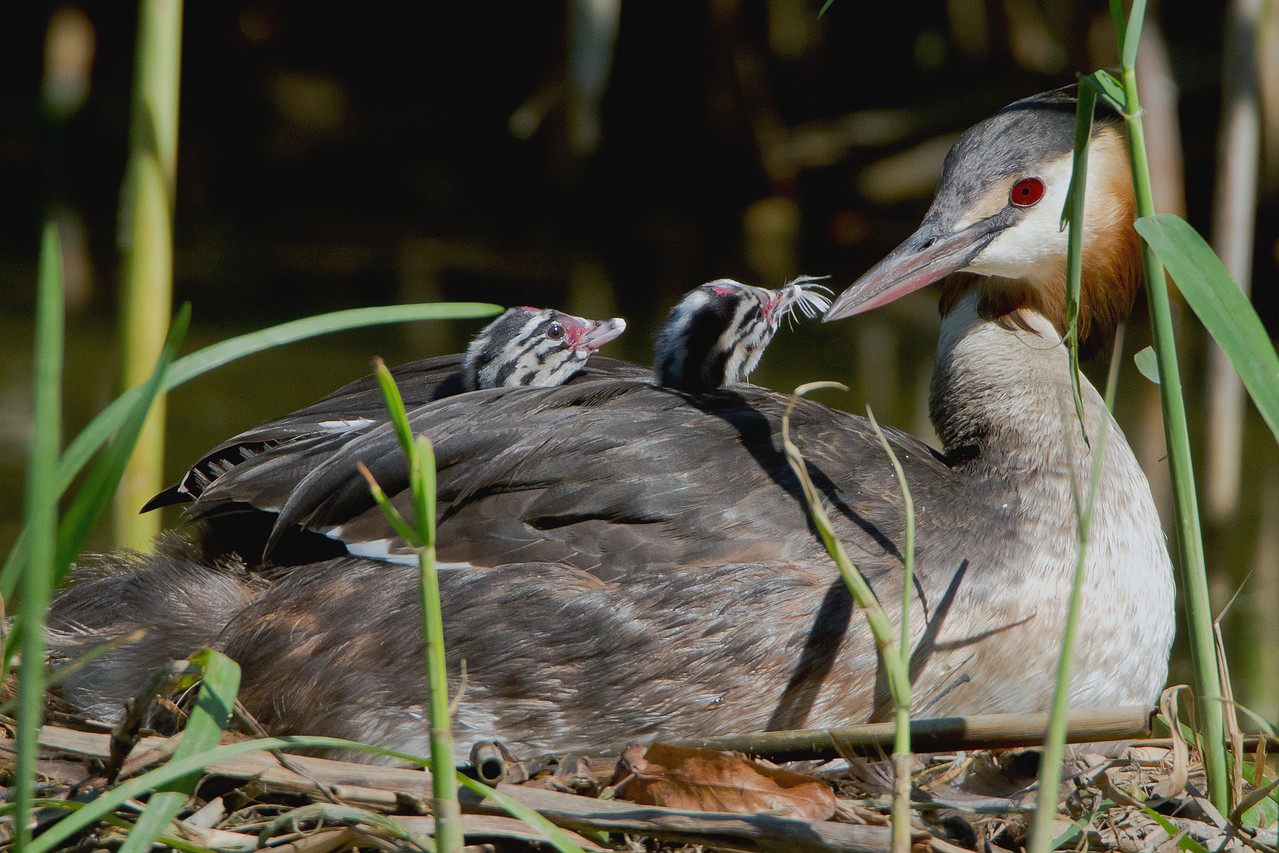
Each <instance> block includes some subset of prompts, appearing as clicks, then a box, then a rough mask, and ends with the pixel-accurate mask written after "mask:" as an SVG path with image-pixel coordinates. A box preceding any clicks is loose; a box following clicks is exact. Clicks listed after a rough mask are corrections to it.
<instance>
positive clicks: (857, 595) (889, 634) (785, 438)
mask: <svg viewBox="0 0 1279 853" xmlns="http://www.w3.org/2000/svg"><path fill="white" fill-rule="evenodd" d="M818 388H838V389H840V390H843V391H847V390H848V387H847V386H845V385H841V384H840V383H838V382H809V383H807V384H805V385H801V386H799V387H798V388H796V389H795V391H794V393H793V394H792V395H791V400H790V404H789V405H788V406H787V408H786V414H785V415H783V416H782V447H783V449H784V451H785V453H786V464H787V465H789V466H790V469H791V471H793V472H794V473H795V476H796V477H797V478H798V479H799V485H800V489H801V491H802V492H803V494H804V503H805V505H806V506H807V507H808V512H809V514H810V515H811V516H812V518H813V525H814V526H815V527H816V528H817V533H818V535H819V536H821V539H822V544H824V545H825V546H826V552H827V553H828V554H830V556H831V559H832V560H833V561H834V562H835V566H836V568H838V569H839V574H840V577H841V578H842V579H843V581H844V583H845V584H846V585H847V586H848V590H849V592H850V593H851V594H852V596H853V601H854V602H856V604H857V606H858V608H860V609H861V611H862V612H863V614H864V615H865V616H866V622H867V624H868V625H869V626H870V631H871V634H872V635H873V636H874V637H875V645H876V647H877V648H878V649H879V659H880V661H881V662H882V663H883V666H884V672H885V674H886V676H887V681H888V687H889V690H890V691H891V692H892V693H893V695H894V696H896V695H898V694H900V693H904V692H905V691H908V690H909V689H910V673H909V671H908V670H907V669H906V667H903V666H902V665H901V659H900V658H899V657H898V656H897V655H896V654H894V652H893V645H894V642H893V641H894V640H895V639H896V636H895V632H894V631H893V624H892V622H890V621H889V620H888V614H887V613H885V612H884V608H883V606H882V605H881V604H880V603H879V599H878V598H876V597H875V591H874V590H873V589H871V588H870V584H868V583H867V582H866V579H865V578H864V577H862V574H861V572H859V571H857V567H856V566H855V565H854V564H853V561H852V559H851V558H850V557H849V556H848V551H847V550H845V548H844V544H843V543H842V542H840V541H839V538H838V537H837V536H835V528H834V526H833V525H832V524H831V522H830V516H829V515H827V514H826V508H825V507H824V506H822V493H821V492H820V491H818V489H817V486H815V485H814V484H813V478H812V477H810V476H809V475H808V465H807V463H806V462H805V461H804V456H803V454H801V453H800V452H799V448H798V447H797V446H796V445H795V444H794V443H793V442H792V441H791V440H790V413H791V410H792V409H794V407H795V404H796V402H798V400H799V398H800V397H802V396H803V395H805V394H807V393H808V392H809V391H813V390H816V389H818Z"/></svg>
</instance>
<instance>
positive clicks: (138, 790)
mask: <svg viewBox="0 0 1279 853" xmlns="http://www.w3.org/2000/svg"><path fill="white" fill-rule="evenodd" d="M302 748H319V749H358V750H360V751H363V752H371V753H374V754H376V755H384V756H387V757H390V758H398V759H400V760H401V761H407V762H410V763H413V764H417V765H425V764H426V763H427V762H425V761H424V760H423V759H422V758H420V757H419V756H416V755H407V754H405V753H402V752H395V751H393V750H389V749H382V748H380V747H376V746H369V745H368V744H364V743H357V742H356V741H351V740H344V739H342V738H335V737H310V736H290V737H270V738H258V739H256V740H246V741H241V742H239V743H232V744H227V745H225V746H219V747H215V748H213V749H210V750H207V751H205V752H201V753H200V754H198V755H191V756H187V757H186V758H181V759H179V758H177V757H174V758H173V759H172V760H171V761H169V762H168V763H166V764H164V765H162V766H160V767H157V768H155V769H154V770H151V771H148V772H147V773H144V774H142V775H141V776H135V777H134V778H132V779H129V780H128V781H126V782H122V783H120V784H119V785H117V786H116V787H114V788H112V789H111V790H109V791H106V792H104V793H103V794H102V795H101V796H100V797H98V798H97V799H96V800H94V801H93V802H91V803H88V804H86V805H85V806H84V808H82V809H80V810H78V811H77V812H75V813H74V814H71V815H68V816H67V817H65V818H63V819H62V820H60V821H58V822H57V823H55V824H54V825H53V826H51V827H49V828H48V829H46V830H45V831H44V832H42V833H41V834H40V837H39V838H36V839H35V840H33V841H32V842H31V843H30V844H28V845H26V847H25V848H24V849H25V850H26V853H48V851H51V850H57V849H59V846H60V845H61V844H62V842H64V841H66V840H67V839H68V838H70V837H72V836H73V835H75V834H76V833H78V832H81V831H82V830H84V829H87V828H88V827H90V826H92V825H93V824H95V823H97V822H98V821H99V820H101V819H102V818H104V817H105V816H107V815H109V814H111V813H112V812H113V811H115V810H116V809H117V808H119V807H120V806H121V805H123V804H124V803H125V802H126V801H128V800H130V799H133V798H134V797H142V796H146V795H147V793H148V792H151V791H155V790H158V789H160V788H162V787H163V786H165V785H168V784H171V783H173V782H175V781H177V780H179V779H182V778H183V777H185V776H188V775H190V774H192V773H198V772H201V771H203V770H204V769H205V768H206V767H208V766H209V765H210V764H213V763H215V762H218V761H224V760H227V759H231V758H235V757H237V756H240V755H245V754H246V753H250V752H259V751H262V750H272V749H302Z"/></svg>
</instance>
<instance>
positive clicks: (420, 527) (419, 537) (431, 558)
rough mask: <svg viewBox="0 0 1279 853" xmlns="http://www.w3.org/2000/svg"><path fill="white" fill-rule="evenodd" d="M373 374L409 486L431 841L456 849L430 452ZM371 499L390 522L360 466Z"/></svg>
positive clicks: (399, 401)
mask: <svg viewBox="0 0 1279 853" xmlns="http://www.w3.org/2000/svg"><path fill="white" fill-rule="evenodd" d="M374 369H375V373H376V374H377V379H378V384H379V385H380V386H381V388H382V396H383V398H384V399H385V400H386V407H387V410H388V411H389V412H390V415H391V422H392V423H393V424H394V425H395V432H396V437H397V438H398V439H399V441H400V447H401V449H402V450H403V451H404V456H405V458H406V459H407V461H408V468H409V489H410V496H411V498H412V500H413V516H414V522H415V523H416V525H417V529H416V530H410V529H408V525H407V524H406V523H404V521H403V519H402V518H401V519H400V524H399V525H398V526H396V530H397V531H399V532H400V535H401V536H405V534H410V535H408V536H406V538H407V539H408V541H409V542H410V543H411V544H412V545H413V546H414V547H415V548H417V556H418V570H419V584H418V585H419V594H420V596H421V603H422V640H423V659H424V662H425V669H426V672H425V675H426V691H427V711H428V714H427V716H428V724H429V726H430V739H431V772H432V773H433V774H434V776H433V789H432V790H433V793H434V794H435V799H434V803H433V807H434V811H435V840H436V843H437V844H438V845H439V849H440V850H441V851H442V853H458V851H460V850H461V849H462V845H463V844H464V843H465V839H464V838H463V835H462V813H461V809H460V807H459V805H458V801H457V786H456V785H455V784H453V781H452V780H453V777H454V775H455V766H454V762H453V724H452V709H451V708H450V707H449V697H448V670H447V668H446V665H445V656H444V617H443V610H442V608H441V606H440V584H439V577H438V575H437V574H436V571H435V453H434V452H433V451H432V449H431V442H430V440H429V439H428V438H427V437H426V436H424V435H422V436H418V437H417V438H416V439H415V438H414V437H413V432H412V429H411V428H410V426H409V418H408V413H407V412H406V411H405V410H404V398H403V397H402V396H401V394H400V389H399V388H398V387H396V384H395V378H394V377H392V376H391V371H389V370H387V368H386V365H385V364H383V363H382V362H381V361H380V360H379V361H377V362H375V365H374ZM361 470H362V471H363V473H364V476H365V478H366V479H367V480H368V481H369V487H370V489H371V491H372V493H373V499H374V500H375V501H377V503H378V506H379V507H381V509H382V513H383V515H385V516H386V517H387V518H388V519H389V520H390V521H391V523H392V525H395V524H396V519H397V518H399V512H397V511H396V509H395V507H394V506H392V505H391V502H390V501H389V500H387V499H386V496H385V495H384V494H382V489H381V487H380V486H378V484H377V482H376V481H375V480H374V479H373V477H372V475H370V474H369V473H368V472H367V471H366V470H364V469H363V468H361Z"/></svg>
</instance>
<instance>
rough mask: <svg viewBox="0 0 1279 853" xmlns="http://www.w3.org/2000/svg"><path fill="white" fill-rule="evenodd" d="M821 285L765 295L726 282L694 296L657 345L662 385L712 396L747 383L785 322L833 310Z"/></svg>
mask: <svg viewBox="0 0 1279 853" xmlns="http://www.w3.org/2000/svg"><path fill="white" fill-rule="evenodd" d="M818 281H821V279H820V278H815V277H810V276H801V277H800V278H797V279H795V280H794V281H793V282H791V283H790V284H788V285H786V286H785V287H781V288H778V289H777V290H765V289H764V288H762V287H751V286H750V285H746V284H742V283H741V282H738V281H733V280H732V279H729V278H721V279H718V280H716V281H712V282H709V283H707V284H703V285H702V286H701V287H698V288H695V289H694V290H691V291H689V293H688V294H687V295H686V296H685V297H684V298H683V299H681V300H680V301H679V303H678V304H677V305H676V306H675V307H674V308H672V309H671V312H670V314H669V316H667V318H666V322H665V323H663V324H662V328H661V329H659V330H658V333H657V336H656V338H655V339H654V343H653V351H654V356H653V370H654V372H655V373H656V374H657V382H658V384H659V385H664V386H666V387H668V388H678V389H680V390H682V391H707V390H710V389H712V388H729V387H732V386H734V385H741V384H743V383H745V382H746V380H747V378H748V377H749V376H750V374H751V371H753V370H754V369H755V367H756V365H758V364H759V359H760V356H762V355H763V354H764V349H765V348H766V347H767V346H768V344H769V342H770V341H771V340H772V339H773V335H774V333H776V332H777V328H778V326H779V325H781V322H782V319H783V318H784V317H791V316H793V315H794V312H795V311H797V310H798V311H800V312H801V313H803V315H804V316H805V317H815V316H817V315H818V314H820V313H821V312H822V311H825V310H826V309H827V308H829V307H830V300H829V299H827V298H826V297H825V296H823V295H822V294H821V293H819V292H818V291H819V290H826V288H824V287H822V286H821V285H819V284H817V283H816V282H818ZM827 292H829V291H827Z"/></svg>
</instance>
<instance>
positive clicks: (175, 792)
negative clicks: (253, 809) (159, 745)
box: [120, 649, 240, 853]
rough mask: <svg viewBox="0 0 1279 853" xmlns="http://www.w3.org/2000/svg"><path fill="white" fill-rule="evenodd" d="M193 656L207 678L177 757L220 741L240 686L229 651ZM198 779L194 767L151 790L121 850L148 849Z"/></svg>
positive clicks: (196, 752) (130, 852) (136, 852)
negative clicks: (224, 653) (227, 652)
mask: <svg viewBox="0 0 1279 853" xmlns="http://www.w3.org/2000/svg"><path fill="white" fill-rule="evenodd" d="M192 660H193V661H195V663H196V664H197V665H199V667H200V669H201V670H203V673H204V679H203V682H202V683H201V685H200V692H199V694H198V695H197V697H196V700H195V707H194V708H192V710H191V716H190V717H189V718H188V719H187V724H186V728H185V729H183V731H182V743H181V744H179V745H178V748H177V750H176V751H175V752H174V753H173V758H174V760H180V759H184V758H189V757H191V756H193V755H199V754H201V753H204V752H207V751H208V750H210V749H213V748H214V747H215V746H217V745H218V741H220V740H221V739H222V732H223V731H225V730H226V726H227V722H228V721H229V720H230V719H231V709H232V708H233V707H234V706H235V695H236V693H237V692H238V691H239V689H240V667H239V665H238V664H237V663H236V662H235V661H233V660H231V659H230V658H229V657H227V656H226V655H223V654H220V653H218V652H215V651H213V650H212V649H205V650H204V651H202V652H200V653H199V654H197V655H194V656H193V657H192ZM199 782H200V773H199V771H195V772H192V773H190V774H188V775H186V776H183V777H182V778H180V779H175V780H173V781H172V782H170V783H168V784H167V785H165V786H164V787H163V788H162V789H160V790H157V791H156V792H155V793H154V794H152V795H151V798H150V799H149V800H148V801H147V807H146V810H145V811H143V812H142V817H140V818H138V822H137V824H136V825H135V826H134V828H133V831H132V832H130V833H129V837H128V838H127V839H125V842H124V845H123V846H122V847H121V848H120V853H141V851H144V850H149V849H150V848H151V843H152V842H153V841H155V840H156V839H157V838H159V837H160V835H161V834H162V833H163V832H164V830H165V829H166V828H168V826H169V823H170V822H171V821H172V820H173V819H174V818H175V817H177V815H178V812H180V811H181V810H182V807H183V806H184V805H186V802H187V800H188V799H189V798H190V797H191V795H192V794H193V793H195V786H196V785H198V784H199Z"/></svg>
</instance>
